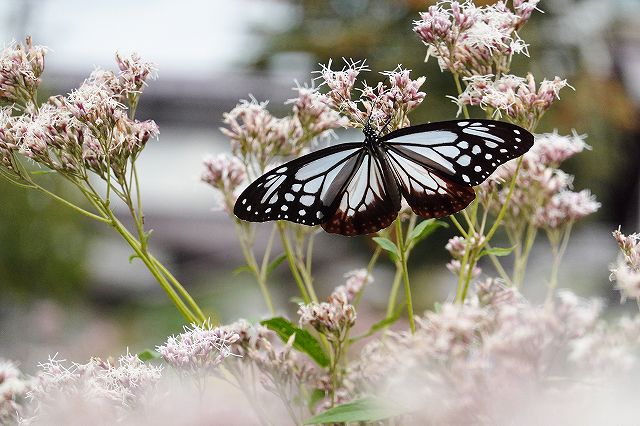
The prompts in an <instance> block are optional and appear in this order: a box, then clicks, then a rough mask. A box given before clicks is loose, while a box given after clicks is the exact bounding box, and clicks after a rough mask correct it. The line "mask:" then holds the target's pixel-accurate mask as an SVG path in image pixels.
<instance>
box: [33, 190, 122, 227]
mask: <svg viewBox="0 0 640 426" xmlns="http://www.w3.org/2000/svg"><path fill="white" fill-rule="evenodd" d="M34 185H35V186H34V187H32V188H34V189H37V190H38V191H40V192H42V193H44V194H46V195H48V196H49V197H51V198H53V199H54V200H56V201H59V202H60V203H62V204H64V205H65V206H67V207H71V208H72V209H73V210H75V211H77V212H79V213H82V214H83V215H85V216H87V217H90V218H91V219H93V220H97V221H98V222H102V223H111V222H110V221H109V219H106V218H104V217H101V216H98V215H97V214H93V213H91V212H88V211H86V210H85V209H83V208H82V207H79V206H76V205H75V204H73V203H71V202H69V201H67V200H65V199H64V198H62V197H60V196H58V195H56V194H54V193H53V192H51V191H48V190H46V189H44V188H43V187H41V186H40V185H38V184H35V183H34Z"/></svg>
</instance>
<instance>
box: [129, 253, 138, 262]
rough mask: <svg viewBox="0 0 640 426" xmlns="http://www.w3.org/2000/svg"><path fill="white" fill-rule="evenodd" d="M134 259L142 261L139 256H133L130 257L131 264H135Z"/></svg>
mask: <svg viewBox="0 0 640 426" xmlns="http://www.w3.org/2000/svg"><path fill="white" fill-rule="evenodd" d="M134 259H140V256H138V255H137V254H135V253H134V254H132V255H131V256H129V263H133V260H134Z"/></svg>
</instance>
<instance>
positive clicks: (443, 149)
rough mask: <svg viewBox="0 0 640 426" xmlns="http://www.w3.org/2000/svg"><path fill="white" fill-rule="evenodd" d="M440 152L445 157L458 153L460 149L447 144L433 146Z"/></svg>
mask: <svg viewBox="0 0 640 426" xmlns="http://www.w3.org/2000/svg"><path fill="white" fill-rule="evenodd" d="M434 149H435V150H436V151H438V152H439V153H440V154H442V155H445V156H447V157H455V156H457V155H458V154H460V150H459V149H458V148H456V147H455V146H451V145H447V146H439V147H437V148H434Z"/></svg>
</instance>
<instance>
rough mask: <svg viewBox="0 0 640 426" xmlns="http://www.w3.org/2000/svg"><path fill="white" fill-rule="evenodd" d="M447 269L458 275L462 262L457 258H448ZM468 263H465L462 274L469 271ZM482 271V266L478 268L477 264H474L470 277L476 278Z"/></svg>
mask: <svg viewBox="0 0 640 426" xmlns="http://www.w3.org/2000/svg"><path fill="white" fill-rule="evenodd" d="M446 266H447V269H448V270H449V272H451V273H452V274H453V275H457V276H459V275H460V272H461V270H462V264H461V262H460V261H459V260H458V259H453V260H450V261H449V263H447V265H446ZM468 268H469V265H465V269H464V274H465V275H466V274H467V273H468V271H469V269H468ZM481 273H482V268H480V267H479V266H476V265H474V266H473V269H471V277H472V278H477V277H478V276H480V274H481Z"/></svg>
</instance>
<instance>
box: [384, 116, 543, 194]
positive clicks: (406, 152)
mask: <svg viewBox="0 0 640 426" xmlns="http://www.w3.org/2000/svg"><path fill="white" fill-rule="evenodd" d="M380 142H381V144H382V146H383V147H384V148H385V149H386V150H387V151H388V152H395V153H396V154H398V155H402V156H403V157H404V158H410V159H411V160H413V161H415V162H417V163H420V164H423V165H424V166H427V167H428V168H431V169H433V170H435V171H437V172H441V173H443V174H445V175H446V176H447V177H448V178H449V179H450V180H453V181H456V182H458V183H460V184H462V185H467V186H475V185H478V184H480V183H482V182H483V181H484V180H485V179H486V178H488V177H489V175H490V174H491V173H493V172H494V171H495V169H496V168H497V167H498V166H499V165H500V164H503V163H505V162H507V161H509V160H511V159H513V158H516V157H519V156H521V155H522V154H524V153H525V152H527V151H528V150H529V148H531V146H533V135H531V134H530V133H529V132H527V131H525V130H524V129H522V128H520V127H518V126H515V125H513V124H509V123H504V122H499V121H492V120H466V121H442V122H437V123H429V124H422V125H418V126H412V127H407V128H404V129H400V130H396V131H394V132H391V133H389V134H387V135H385V136H384V137H382V138H380Z"/></svg>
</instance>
